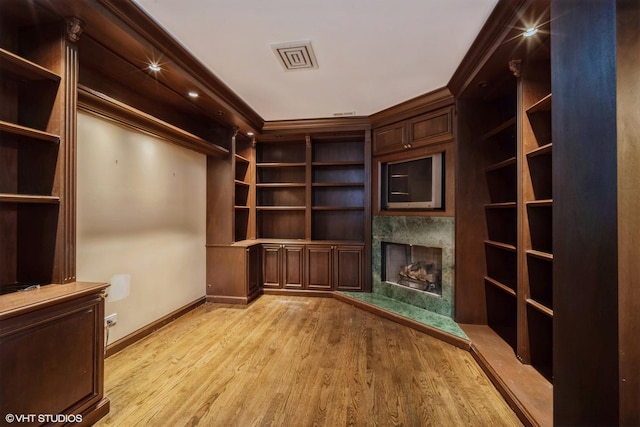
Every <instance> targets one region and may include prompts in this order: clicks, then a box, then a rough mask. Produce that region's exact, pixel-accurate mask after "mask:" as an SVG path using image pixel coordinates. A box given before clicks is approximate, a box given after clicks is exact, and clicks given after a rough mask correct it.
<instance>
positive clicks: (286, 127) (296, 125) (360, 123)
mask: <svg viewBox="0 0 640 427" xmlns="http://www.w3.org/2000/svg"><path fill="white" fill-rule="evenodd" d="M370 126H371V121H370V120H369V118H368V117H338V118H325V119H302V120H273V121H268V122H265V123H264V126H263V127H262V132H261V133H262V134H263V135H267V134H273V133H276V134H283V135H284V134H286V135H289V134H296V133H297V134H299V133H304V132H313V133H318V132H338V131H341V132H344V131H350V130H356V131H357V130H362V129H368V128H369V127H370Z"/></svg>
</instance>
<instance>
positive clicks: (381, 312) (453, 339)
mask: <svg viewBox="0 0 640 427" xmlns="http://www.w3.org/2000/svg"><path fill="white" fill-rule="evenodd" d="M333 298H335V299H337V300H339V301H342V302H345V303H347V304H351V305H353V306H354V307H358V308H361V309H362V310H365V311H368V312H370V313H373V314H375V315H377V316H380V317H384V318H385V319H389V320H392V321H394V322H396V323H399V324H401V325H403V326H407V327H409V328H413V329H415V330H417V331H420V332H424V333H425V334H427V335H430V336H432V337H434V338H437V339H439V340H441V341H444V342H446V343H448V344H451V345H454V346H456V347H458V348H461V349H463V350H467V351H469V349H470V345H471V342H470V341H468V340H465V339H464V338H460V337H457V336H455V335H452V334H450V333H448V332H445V331H442V330H440V329H436V328H434V327H431V326H429V325H425V324H424V323H420V322H416V321H415V320H412V319H409V318H407V317H404V316H401V315H399V314H396V313H393V312H391V311H387V310H385V309H383V308H380V307H377V306H375V305H372V304H368V303H366V302H364V301H360V300H358V299H355V298H351V297H350V296H348V295H345V294H343V293H340V292H335V293H334V294H333Z"/></svg>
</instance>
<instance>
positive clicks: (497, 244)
mask: <svg viewBox="0 0 640 427" xmlns="http://www.w3.org/2000/svg"><path fill="white" fill-rule="evenodd" d="M484 244H485V245H487V246H491V247H493V248H498V249H503V250H505V251H509V252H515V251H516V247H515V246H514V245H509V244H507V243H501V242H496V241H494V240H485V241H484Z"/></svg>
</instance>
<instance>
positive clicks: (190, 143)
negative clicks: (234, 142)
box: [78, 86, 229, 158]
mask: <svg viewBox="0 0 640 427" xmlns="http://www.w3.org/2000/svg"><path fill="white" fill-rule="evenodd" d="M78 108H79V109H80V110H82V111H86V112H88V113H91V114H95V115H97V116H100V117H104V118H107V119H109V120H112V121H114V122H116V123H118V124H120V125H122V126H125V127H128V128H131V129H134V130H137V131H140V132H143V133H146V134H149V135H152V136H155V137H157V138H161V139H164V140H167V141H169V142H171V143H174V144H176V145H179V146H181V147H184V148H188V149H189V150H193V151H196V152H198V153H202V154H206V155H210V156H216V157H220V158H225V157H227V156H228V155H229V150H227V149H226V148H223V147H221V146H219V145H217V144H214V143H212V142H209V141H206V140H204V139H202V138H200V137H198V136H196V135H193V134H190V133H188V132H185V131H184V130H182V129H180V128H178V127H176V126H173V125H171V124H169V123H166V122H163V121H162V120H159V119H157V118H155V117H153V116H151V115H149V114H146V113H144V112H142V111H139V110H136V109H135V108H133V107H130V106H128V105H126V104H123V103H121V102H119V101H116V100H115V99H112V98H109V97H108V96H106V95H104V94H102V93H99V92H96V91H94V90H91V89H89V88H86V87H83V86H79V87H78Z"/></svg>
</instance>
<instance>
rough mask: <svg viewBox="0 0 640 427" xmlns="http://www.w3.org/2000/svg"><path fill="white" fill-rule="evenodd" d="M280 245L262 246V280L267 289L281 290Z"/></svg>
mask: <svg viewBox="0 0 640 427" xmlns="http://www.w3.org/2000/svg"><path fill="white" fill-rule="evenodd" d="M280 264H281V262H280V245H264V246H262V280H263V283H262V284H263V286H264V287H265V288H280V287H281V285H280Z"/></svg>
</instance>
